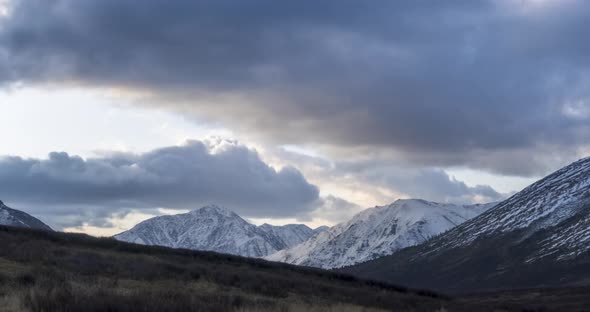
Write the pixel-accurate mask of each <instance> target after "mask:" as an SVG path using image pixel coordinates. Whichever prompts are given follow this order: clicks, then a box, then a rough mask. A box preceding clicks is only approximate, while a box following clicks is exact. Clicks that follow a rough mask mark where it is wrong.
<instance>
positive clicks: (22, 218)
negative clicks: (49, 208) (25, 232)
mask: <svg viewBox="0 0 590 312" xmlns="http://www.w3.org/2000/svg"><path fill="white" fill-rule="evenodd" d="M0 225H9V226H17V227H25V228H32V229H40V230H48V231H51V228H50V227H49V226H48V225H46V224H45V223H43V222H41V221H40V220H39V219H37V218H35V217H33V216H31V215H29V214H27V213H25V212H22V211H19V210H16V209H12V208H9V207H7V206H6V205H4V203H3V202H2V201H0Z"/></svg>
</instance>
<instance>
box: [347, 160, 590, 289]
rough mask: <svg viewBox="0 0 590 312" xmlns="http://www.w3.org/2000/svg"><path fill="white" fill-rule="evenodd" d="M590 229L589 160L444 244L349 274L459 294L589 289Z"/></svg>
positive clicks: (437, 241) (442, 239)
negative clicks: (545, 288)
mask: <svg viewBox="0 0 590 312" xmlns="http://www.w3.org/2000/svg"><path fill="white" fill-rule="evenodd" d="M589 227H590V158H585V159H582V160H579V161H577V162H575V163H573V164H571V165H569V166H566V167H564V168H562V169H560V170H558V171H556V172H555V173H553V174H551V175H549V176H547V177H546V178H544V179H542V180H540V181H538V182H536V183H534V184H532V185H530V186H529V187H527V188H525V189H524V190H522V191H521V192H519V193H517V194H515V195H514V196H512V197H511V198H509V199H507V200H505V201H503V202H501V203H499V204H498V205H497V206H496V207H494V208H493V209H491V210H489V211H488V212H486V213H484V214H482V215H480V216H479V217H476V218H474V219H473V220H470V221H468V222H465V223H464V224H462V225H460V226H458V227H456V228H454V229H452V230H450V231H448V232H447V233H445V234H443V235H441V236H439V237H436V238H434V239H431V240H429V241H427V242H425V243H424V244H421V245H419V246H416V247H414V248H409V249H405V250H402V251H400V252H398V253H396V254H394V255H392V256H390V257H383V258H380V259H376V260H374V261H370V262H367V263H363V264H360V265H357V266H354V267H349V268H345V269H344V271H346V272H351V273H354V274H357V275H359V276H363V277H373V278H380V279H383V280H395V281H396V282H399V283H405V284H408V285H411V286H420V287H429V288H435V289H447V290H449V289H451V290H456V291H464V290H470V291H471V290H474V289H494V288H507V287H542V286H561V285H578V284H589V283H590V274H589V273H588V272H590V230H589Z"/></svg>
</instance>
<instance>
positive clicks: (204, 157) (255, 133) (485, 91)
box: [0, 0, 590, 235]
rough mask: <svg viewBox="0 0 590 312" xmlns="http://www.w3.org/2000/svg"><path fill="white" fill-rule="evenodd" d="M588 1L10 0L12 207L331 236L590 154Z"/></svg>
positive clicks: (59, 222)
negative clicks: (245, 223) (302, 229)
mask: <svg viewBox="0 0 590 312" xmlns="http://www.w3.org/2000/svg"><path fill="white" fill-rule="evenodd" d="M589 18H590V7H589V6H588V5H586V4H585V3H584V1H573V0H571V1H570V0H563V1H551V0H489V1H486V0H481V1H437V2H432V1H380V0H375V1H353V0H350V1H348V0H339V1H308V0H303V1H297V2H293V1H289V2H282V1H274V0H254V1H247V2H244V1H237V0H231V1H230V0H216V1H209V0H203V1H181V0H172V1H165V2H164V1H158V0H141V1H140V0H124V1H120V0H0V125H2V128H1V130H0V143H1V146H2V147H3V149H2V151H0V199H1V200H3V201H4V202H5V203H7V204H8V205H9V206H11V207H13V208H16V209H21V210H24V211H27V212H29V213H31V214H33V215H35V216H37V217H39V218H40V219H41V220H43V221H45V222H46V223H48V224H49V225H50V226H52V227H54V228H55V229H58V230H66V231H78V232H86V233H89V234H93V235H112V234H115V233H118V232H120V231H123V230H126V229H129V228H130V227H132V226H133V225H134V224H136V223H137V222H139V221H141V220H144V219H146V218H149V217H153V216H156V215H162V214H171V213H179V212H185V211H189V210H192V209H197V208H199V207H201V206H203V205H206V204H218V205H222V206H225V207H227V208H229V209H231V210H234V211H235V212H237V213H238V214H240V215H241V216H243V217H244V218H246V219H248V220H250V221H251V222H253V223H256V224H260V223H263V222H268V223H272V224H286V223H305V224H308V225H310V226H312V227H315V226H319V225H323V224H327V225H333V224H336V223H338V222H342V221H344V220H346V219H348V218H350V217H351V216H352V215H354V214H355V213H358V212H359V211H361V210H362V209H365V208H367V207H372V206H375V205H386V204H388V203H391V202H393V201H395V200H396V199H399V198H423V199H427V200H432V201H439V202H449V203H459V204H470V203H482V202H491V201H499V200H502V199H504V198H506V197H508V196H510V195H511V194H513V193H514V192H517V191H519V190H521V189H522V188H524V187H526V186H527V185H529V184H530V183H532V182H534V181H536V180H537V179H539V178H540V177H543V176H545V175H547V174H549V173H551V172H552V171H555V170H557V169H559V168H560V167H562V166H564V165H567V164H568V163H570V162H572V161H575V160H577V159H579V158H582V157H586V156H590V140H589V139H590V88H589V87H590V43H589V42H588V40H585V38H588V37H590V28H588V27H586V24H587V20H588V19H589Z"/></svg>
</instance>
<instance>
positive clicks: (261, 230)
mask: <svg viewBox="0 0 590 312" xmlns="http://www.w3.org/2000/svg"><path fill="white" fill-rule="evenodd" d="M311 235H313V230H312V229H310V228H309V227H307V226H305V225H299V224H291V225H286V226H271V225H268V224H266V225H263V226H260V227H257V226H255V225H253V224H250V223H248V222H247V221H246V220H244V219H242V218H241V217H240V216H238V215H237V214H235V213H234V212H231V211H229V210H227V209H224V208H221V207H217V206H213V205H212V206H206V207H203V208H201V209H197V210H194V211H191V212H189V213H185V214H178V215H171V216H160V217H155V218H152V219H149V220H146V221H143V222H141V223H139V224H138V225H136V226H135V227H133V228H132V229H131V230H129V231H126V232H123V233H121V234H118V235H115V236H114V238H115V239H117V240H121V241H126V242H131V243H137V244H143V245H158V246H167V247H172V248H185V249H194V250H208V251H215V252H220V253H228V254H234V255H240V256H245V257H263V256H266V255H269V254H271V253H274V252H276V251H278V250H281V249H284V248H288V247H290V246H293V245H294V244H298V243H300V242H302V241H304V240H306V239H307V238H309V237H310V236H311Z"/></svg>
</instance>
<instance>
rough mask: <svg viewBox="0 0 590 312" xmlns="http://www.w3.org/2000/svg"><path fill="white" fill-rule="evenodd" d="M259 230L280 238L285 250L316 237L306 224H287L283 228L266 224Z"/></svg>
mask: <svg viewBox="0 0 590 312" xmlns="http://www.w3.org/2000/svg"><path fill="white" fill-rule="evenodd" d="M258 228H259V229H261V230H262V231H264V232H266V233H268V234H269V235H271V236H275V237H277V238H279V239H280V240H281V241H282V242H283V244H282V245H281V246H280V249H285V248H289V247H292V246H295V245H297V244H301V243H303V242H304V241H306V240H307V239H308V238H310V237H311V236H313V235H314V230H312V229H310V228H309V227H308V226H306V225H304V224H287V225H283V226H276V225H270V224H266V223H265V224H263V225H261V226H259V227H258Z"/></svg>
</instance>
